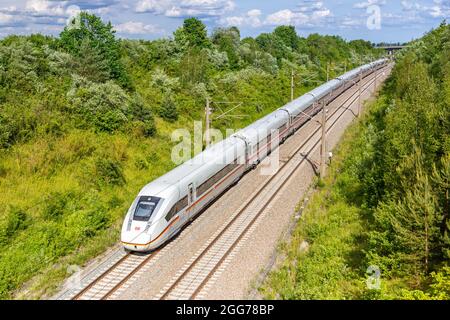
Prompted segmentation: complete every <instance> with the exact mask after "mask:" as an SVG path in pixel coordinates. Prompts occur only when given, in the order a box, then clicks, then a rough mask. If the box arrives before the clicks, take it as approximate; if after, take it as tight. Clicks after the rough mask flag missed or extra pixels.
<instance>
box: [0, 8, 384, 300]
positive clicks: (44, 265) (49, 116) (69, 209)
mask: <svg viewBox="0 0 450 320" xmlns="http://www.w3.org/2000/svg"><path fill="white" fill-rule="evenodd" d="M79 18H80V21H79V22H80V24H75V25H78V26H79V27H70V28H66V29H65V30H64V31H63V32H62V33H61V35H60V36H59V37H47V36H43V35H39V34H35V35H31V36H9V37H7V38H4V39H2V40H0V298H20V297H28V298H39V297H42V296H45V295H46V294H49V293H51V292H52V290H54V288H55V286H56V284H57V283H58V281H59V280H61V279H63V278H64V277H66V276H67V275H68V270H70V268H69V269H68V266H70V265H82V264H83V263H85V262H86V261H87V260H88V259H90V258H92V257H94V256H95V255H97V254H99V253H101V252H103V251H104V250H105V248H107V247H109V246H111V245H112V244H114V243H116V242H117V240H118V239H119V230H120V225H121V223H122V219H123V216H124V215H125V212H126V210H127V208H128V206H129V205H130V203H131V202H132V200H133V198H134V197H135V195H136V194H137V192H138V191H139V190H140V188H142V187H143V186H144V185H145V184H146V183H148V182H149V181H151V180H153V179H154V178H156V177H158V176H160V175H162V174H164V173H165V172H167V171H168V170H170V169H172V168H173V167H174V165H173V164H172V162H171V161H170V155H171V147H172V146H173V145H174V144H175V143H176V142H173V141H172V140H171V133H172V131H173V130H174V129H176V128H186V129H188V130H189V131H193V121H194V120H202V118H203V112H204V111H203V110H204V106H205V99H206V97H209V98H211V99H212V101H213V107H214V108H216V111H215V112H216V114H217V113H218V112H220V110H219V109H218V106H224V108H225V109H230V108H231V107H232V106H234V105H235V104H237V103H241V105H240V106H239V107H238V108H237V109H235V110H234V112H233V113H234V114H238V115H243V117H242V118H231V117H229V118H223V119H216V120H214V122H213V125H214V127H217V128H219V129H221V130H223V131H224V130H225V128H236V129H237V128H241V127H243V126H245V125H247V124H249V123H251V122H253V121H255V120H256V119H258V118H260V117H262V116H263V115H265V114H267V113H269V112H271V111H273V110H274V109H276V108H278V107H280V106H281V105H283V104H285V103H286V102H287V101H288V100H289V98H290V75H291V70H292V69H293V70H294V71H295V74H296V82H297V83H298V85H297V86H296V89H295V96H299V95H300V94H301V93H303V92H306V91H307V90H309V89H312V88H314V87H315V86H317V85H318V84H320V83H321V82H323V81H324V80H325V79H326V69H327V67H326V66H327V62H329V61H333V62H334V63H335V64H334V65H331V66H330V68H329V70H330V73H331V74H330V76H331V77H334V76H336V75H338V74H340V73H343V72H344V70H345V68H347V69H350V68H352V67H355V66H356V65H359V64H360V63H364V62H368V61H370V60H373V59H374V58H376V57H377V56H378V55H379V53H380V51H377V50H374V49H372V47H371V44H370V43H368V42H365V41H352V42H346V41H344V40H343V39H341V38H339V37H335V36H321V35H317V34H313V35H310V36H309V37H308V38H301V37H299V36H297V34H296V32H295V29H294V28H293V27H287V26H281V27H278V28H276V29H275V30H274V31H273V32H272V33H267V34H262V35H260V36H258V37H256V38H245V39H241V37H240V34H239V30H238V29H237V28H234V27H232V28H227V29H218V30H215V31H214V32H212V33H211V34H210V35H208V34H207V30H206V28H205V26H204V25H203V23H202V22H201V21H199V20H197V19H186V21H185V22H184V24H183V26H182V27H180V28H179V29H178V30H177V31H176V32H175V34H174V39H160V40H155V41H132V40H126V39H117V38H116V37H115V34H114V31H113V28H112V26H111V25H110V24H107V23H104V22H102V21H101V20H100V19H99V18H98V17H96V16H94V15H91V14H88V13H82V14H81V15H80V17H79ZM217 101H220V102H229V103H230V104H229V105H217V104H216V105H214V102H217ZM31 279H32V281H30V280H31ZM24 283H26V285H25V286H23V284H24Z"/></svg>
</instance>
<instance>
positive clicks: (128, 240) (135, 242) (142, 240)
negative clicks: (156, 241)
mask: <svg viewBox="0 0 450 320" xmlns="http://www.w3.org/2000/svg"><path fill="white" fill-rule="evenodd" d="M121 241H122V244H123V246H124V247H125V248H126V249H128V250H131V251H148V250H149V246H150V242H151V235H150V234H148V233H147V232H144V230H143V229H140V228H131V230H130V231H127V232H122V237H121Z"/></svg>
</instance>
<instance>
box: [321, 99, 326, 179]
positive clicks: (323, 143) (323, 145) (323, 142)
mask: <svg viewBox="0 0 450 320" xmlns="http://www.w3.org/2000/svg"><path fill="white" fill-rule="evenodd" d="M326 106H327V103H326V102H325V99H324V100H323V101H322V119H321V125H322V137H321V145H320V178H323V177H324V176H325V164H326V152H327V141H326V139H327V128H326V124H327V111H326Z"/></svg>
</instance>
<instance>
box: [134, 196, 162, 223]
mask: <svg viewBox="0 0 450 320" xmlns="http://www.w3.org/2000/svg"><path fill="white" fill-rule="evenodd" d="M159 200H160V198H156V197H141V198H140V199H139V202H138V204H137V205H136V210H135V211H134V217H133V219H134V220H138V221H148V220H150V218H151V216H152V215H153V212H154V211H155V208H156V206H157V205H158V202H159Z"/></svg>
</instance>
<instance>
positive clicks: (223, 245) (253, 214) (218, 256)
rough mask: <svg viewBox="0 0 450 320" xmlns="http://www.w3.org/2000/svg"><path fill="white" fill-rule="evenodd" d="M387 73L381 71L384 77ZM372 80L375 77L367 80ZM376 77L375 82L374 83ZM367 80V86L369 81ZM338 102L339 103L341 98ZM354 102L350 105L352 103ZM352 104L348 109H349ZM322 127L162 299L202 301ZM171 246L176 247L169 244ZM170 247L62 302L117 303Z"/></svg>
mask: <svg viewBox="0 0 450 320" xmlns="http://www.w3.org/2000/svg"><path fill="white" fill-rule="evenodd" d="M383 70H386V68H385V69H382V71H380V73H381V72H383ZM367 78H369V79H368V80H367ZM367 78H366V79H364V80H363V81H365V83H364V84H363V93H364V92H366V91H367V90H369V89H370V87H371V86H372V85H373V84H374V83H375V81H376V80H375V79H374V78H373V75H371V76H368V77H367ZM370 78H372V79H370ZM366 80H367V81H366ZM346 92H347V91H346ZM336 99H337V98H336ZM357 99H358V92H355V93H353V94H352V95H350V97H348V98H347V99H346V100H345V101H344V102H343V103H342V105H341V107H337V108H335V109H334V111H333V112H332V113H331V115H330V116H328V117H327V123H328V121H329V120H331V119H332V118H333V117H334V116H335V115H336V114H337V112H339V111H340V110H343V111H342V112H341V113H340V114H339V115H338V117H337V118H336V119H335V120H334V121H333V122H332V123H331V125H330V126H328V129H327V132H329V131H331V129H332V128H333V127H334V126H335V125H336V123H337V122H338V121H339V119H340V118H341V117H342V116H343V115H344V114H345V113H346V112H347V111H348V110H349V109H351V106H352V105H353V104H354V103H355V101H357ZM349 102H350V103H349ZM346 104H348V105H347V106H346ZM320 129H321V128H320V127H318V128H317V129H315V130H314V132H313V133H312V134H310V135H309V136H308V138H307V139H306V141H304V142H303V143H302V144H301V145H300V146H299V147H298V148H296V149H295V151H294V152H292V153H291V154H290V156H289V157H288V159H287V160H285V161H283V162H282V164H281V167H280V168H279V170H278V172H277V173H276V174H275V175H273V176H271V177H270V178H269V179H268V180H267V181H266V182H265V183H264V184H263V185H262V187H260V188H259V189H258V190H257V191H256V192H255V193H254V194H253V195H252V197H251V198H250V200H248V201H247V202H246V203H245V204H244V205H243V206H241V208H240V209H239V210H238V211H237V212H236V214H234V215H233V216H232V217H231V218H230V220H229V221H228V222H227V223H226V224H225V226H224V227H223V228H222V229H220V230H218V231H217V232H216V233H215V234H214V235H213V236H212V237H211V238H210V240H209V241H208V242H207V243H206V244H205V245H204V246H203V247H202V248H200V250H199V251H198V252H197V254H196V255H194V257H193V258H192V259H191V260H190V261H188V263H187V264H186V265H185V267H184V268H183V270H180V271H179V273H178V274H177V275H176V276H175V277H174V278H173V279H172V280H171V282H169V284H168V285H167V286H166V287H165V288H163V290H161V292H160V294H159V295H158V296H156V297H155V298H156V299H195V298H197V297H201V295H200V293H201V291H202V290H203V289H204V288H205V287H207V284H208V282H209V280H210V279H211V278H212V277H213V275H214V273H215V272H216V271H217V270H219V269H220V268H221V266H222V265H223V263H224V261H225V260H226V259H227V258H229V257H231V256H232V253H233V251H234V250H235V249H236V248H238V247H239V243H240V242H241V240H242V239H243V238H245V237H246V235H247V234H249V231H251V229H252V228H253V227H255V225H256V222H257V220H258V219H259V218H260V217H261V216H262V214H263V213H264V211H265V210H264V209H265V208H267V206H268V205H269V204H270V203H271V202H272V200H273V199H274V198H275V197H276V196H277V194H279V192H280V191H281V189H282V188H283V187H284V185H285V184H286V183H287V181H288V180H289V176H290V175H292V173H294V172H295V171H296V170H297V169H298V168H299V167H300V166H301V164H302V163H304V161H306V160H307V158H308V156H309V155H310V154H311V153H312V152H313V151H314V150H315V148H316V147H317V146H318V145H319V143H320V137H319V140H317V141H314V143H313V145H312V146H309V148H308V151H307V152H306V153H302V154H300V157H298V156H299V152H300V151H301V150H302V149H304V148H305V147H306V146H308V144H310V143H311V141H312V140H313V139H314V137H315V136H316V135H317V134H318V133H319V132H320ZM169 246H170V244H169ZM169 246H166V247H164V248H162V249H158V250H155V251H153V252H152V253H149V254H136V253H125V252H123V251H120V250H119V251H117V253H116V254H115V255H114V257H113V258H111V259H109V260H107V261H106V262H105V263H103V264H102V265H100V266H99V268H96V269H94V270H93V271H92V272H91V273H90V274H88V276H86V277H85V278H83V279H82V281H81V282H82V283H81V286H82V288H81V289H78V290H74V289H71V290H68V291H67V292H65V293H63V294H62V295H60V296H59V297H57V299H65V300H67V299H71V300H106V299H109V298H114V295H115V294H117V292H118V291H119V290H120V289H122V288H123V287H124V285H125V284H126V283H127V282H128V281H129V280H130V279H132V278H133V277H134V276H136V274H137V273H138V272H139V271H141V270H143V269H145V268H147V267H148V266H149V265H150V264H152V262H154V261H155V260H156V258H157V257H158V255H159V254H160V253H161V251H163V250H167V249H168V247H169Z"/></svg>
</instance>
